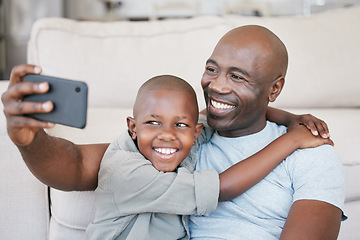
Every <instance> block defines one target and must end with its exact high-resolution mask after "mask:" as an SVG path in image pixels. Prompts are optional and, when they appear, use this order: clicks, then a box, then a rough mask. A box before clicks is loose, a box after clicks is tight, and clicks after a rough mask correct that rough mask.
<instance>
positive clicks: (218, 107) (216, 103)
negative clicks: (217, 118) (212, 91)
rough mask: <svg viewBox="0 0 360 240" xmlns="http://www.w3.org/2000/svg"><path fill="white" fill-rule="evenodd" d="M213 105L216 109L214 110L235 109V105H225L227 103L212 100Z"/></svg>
mask: <svg viewBox="0 0 360 240" xmlns="http://www.w3.org/2000/svg"><path fill="white" fill-rule="evenodd" d="M211 105H212V106H213V107H214V108H217V109H230V108H234V105H228V104H225V103H219V102H216V101H214V100H211Z"/></svg>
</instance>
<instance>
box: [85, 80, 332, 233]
mask: <svg viewBox="0 0 360 240" xmlns="http://www.w3.org/2000/svg"><path fill="white" fill-rule="evenodd" d="M198 112H199V110H198V106H197V99H196V95H195V92H194V90H193V89H192V87H191V86H190V85H189V84H188V83H187V82H185V81H184V80H182V79H180V78H177V77H174V76H169V75H165V76H158V77H154V78H152V79H150V80H149V81H147V82H146V83H144V84H143V85H142V86H141V88H140V89H139V92H138V95H137V98H136V101H135V105H134V109H133V115H134V118H131V117H128V118H127V124H128V133H124V134H122V135H121V136H120V137H119V138H118V139H117V140H116V141H115V142H113V143H112V144H111V145H110V146H109V148H108V150H107V151H106V153H105V155H104V158H103V160H102V162H101V167H100V172H99V179H98V181H99V182H98V188H97V189H96V198H97V204H98V208H97V212H96V216H95V219H94V221H93V223H92V224H91V225H89V227H88V229H87V237H88V238H90V239H136V240H139V239H188V238H189V231H188V215H191V214H195V213H196V214H199V215H202V214H205V213H209V212H211V211H213V210H214V209H215V208H216V206H217V202H218V201H224V200H229V199H232V198H234V197H236V196H238V195H240V194H241V193H243V192H244V191H246V190H247V189H249V188H250V187H252V186H253V185H255V184H256V183H257V182H258V181H260V180H261V179H262V178H264V177H265V176H266V175H267V174H268V173H269V172H270V171H271V170H272V169H273V168H275V167H276V166H277V165H278V164H279V163H280V162H281V161H282V160H283V159H284V158H285V157H286V156H288V155H289V154H291V153H292V152H293V151H295V150H296V149H297V148H305V147H315V146H319V145H321V144H324V143H328V144H332V142H331V140H330V139H322V138H320V137H314V136H312V135H311V133H309V131H308V130H307V129H305V127H303V126H299V127H298V128H296V129H295V130H293V131H291V132H289V133H287V134H284V135H283V136H281V137H280V138H278V139H277V140H275V141H274V142H273V143H271V144H270V145H269V146H268V147H266V148H265V149H263V150H262V151H260V152H259V153H257V154H255V155H253V156H252V157H249V158H248V159H247V160H244V161H242V162H240V163H238V164H236V165H234V166H232V167H231V168H229V169H227V170H226V171H224V172H223V173H221V174H218V173H217V172H216V171H214V170H206V171H199V172H194V165H195V159H196V157H195V156H194V154H195V153H196V150H197V147H198V146H199V145H200V144H201V143H202V142H204V141H206V140H208V139H210V137H211V135H212V130H211V129H210V128H209V127H205V129H204V130H203V131H202V128H203V124H202V123H198ZM130 139H131V140H132V141H131V140H130ZM197 140H198V141H197ZM193 146H195V147H193ZM243 172H246V173H247V175H246V176H247V178H244V179H242V178H243V177H242V175H243ZM249 172H251V174H248V173H249Z"/></svg>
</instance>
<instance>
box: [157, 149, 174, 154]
mask: <svg viewBox="0 0 360 240" xmlns="http://www.w3.org/2000/svg"><path fill="white" fill-rule="evenodd" d="M155 151H156V152H158V153H161V154H167V155H169V154H173V153H175V152H176V149H174V148H155Z"/></svg>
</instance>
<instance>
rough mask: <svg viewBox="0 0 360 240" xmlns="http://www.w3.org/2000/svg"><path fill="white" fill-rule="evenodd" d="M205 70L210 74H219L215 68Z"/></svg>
mask: <svg viewBox="0 0 360 240" xmlns="http://www.w3.org/2000/svg"><path fill="white" fill-rule="evenodd" d="M205 69H206V72H208V73H217V70H216V69H215V68H213V67H206V68H205Z"/></svg>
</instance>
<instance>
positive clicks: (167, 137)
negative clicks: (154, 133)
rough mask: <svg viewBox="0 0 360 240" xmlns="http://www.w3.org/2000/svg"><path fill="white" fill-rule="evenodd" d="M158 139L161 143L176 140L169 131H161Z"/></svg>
mask: <svg viewBox="0 0 360 240" xmlns="http://www.w3.org/2000/svg"><path fill="white" fill-rule="evenodd" d="M158 138H159V139H160V140H163V141H167V142H168V141H174V140H175V139H176V136H175V134H174V132H173V131H171V130H163V131H162V132H161V133H160V134H159V136H158Z"/></svg>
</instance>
